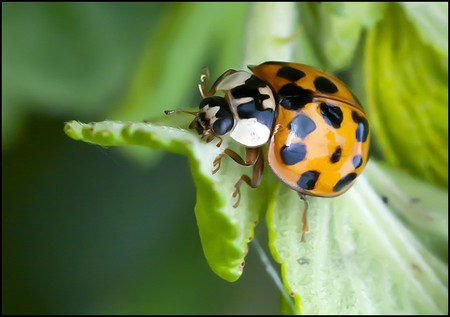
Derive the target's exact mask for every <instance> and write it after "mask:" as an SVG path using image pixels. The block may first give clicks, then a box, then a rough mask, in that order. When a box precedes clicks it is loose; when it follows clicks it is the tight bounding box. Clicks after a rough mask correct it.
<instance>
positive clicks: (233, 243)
mask: <svg viewBox="0 0 450 317" xmlns="http://www.w3.org/2000/svg"><path fill="white" fill-rule="evenodd" d="M172 117H175V119H173V120H175V121H177V120H178V121H179V118H176V117H177V116H172ZM161 121H165V122H166V124H167V123H168V122H171V124H174V121H172V119H166V120H160V122H161ZM186 125H187V123H185V124H183V126H186ZM65 132H66V134H67V135H68V136H70V137H71V138H72V139H74V140H81V141H84V142H89V143H94V144H98V145H102V146H123V145H142V146H147V147H152V148H156V149H164V150H167V151H171V152H175V153H180V154H183V155H186V156H188V158H189V161H190V166H191V172H192V176H193V179H194V182H195V186H196V188H197V203H196V206H195V216H196V219H197V224H198V228H199V233H200V238H201V242H202V246H203V250H204V253H205V257H206V259H207V261H208V263H209V265H210V267H211V269H212V270H213V271H214V272H215V273H216V274H217V275H219V276H220V277H221V278H223V279H225V280H227V281H235V280H237V279H238V278H239V277H240V275H241V273H242V269H243V265H244V257H245V255H246V254H247V251H248V246H247V245H248V243H249V242H250V241H251V240H252V237H253V234H254V227H255V225H256V224H257V223H258V221H259V215H260V213H261V212H262V210H263V206H264V205H265V199H261V197H266V195H264V190H265V189H264V186H262V187H261V188H258V189H257V190H250V189H249V188H248V187H247V186H242V188H241V193H242V199H241V202H240V205H239V207H238V208H233V207H232V205H233V204H234V202H235V200H234V199H233V198H232V197H231V193H232V192H233V190H234V184H235V182H236V181H237V180H238V179H239V177H240V175H241V174H242V173H243V172H247V173H248V172H249V171H248V170H245V169H244V168H237V167H236V164H235V163H234V162H232V161H231V160H230V159H228V158H224V159H222V164H221V168H220V170H219V172H218V173H217V174H216V175H212V173H211V172H212V170H213V164H212V163H213V161H214V159H215V158H216V157H217V156H218V154H219V153H221V152H222V151H223V149H224V147H226V146H227V145H228V144H227V140H224V142H223V144H222V147H220V148H218V147H216V146H215V142H212V143H209V144H207V143H205V142H204V141H202V140H200V138H199V137H198V136H197V135H195V134H193V133H192V132H187V131H186V130H184V129H181V128H174V127H169V126H161V125H155V124H150V123H131V122H118V121H105V122H97V123H90V124H84V123H80V122H77V121H71V122H69V123H67V124H66V126H65ZM154 181H157V180H154Z"/></svg>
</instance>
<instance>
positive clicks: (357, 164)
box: [352, 154, 363, 168]
mask: <svg viewBox="0 0 450 317" xmlns="http://www.w3.org/2000/svg"><path fill="white" fill-rule="evenodd" d="M352 163H353V166H354V167H355V168H358V167H360V166H361V165H362V163H363V160H362V156H361V155H359V154H358V155H355V156H353V159H352Z"/></svg>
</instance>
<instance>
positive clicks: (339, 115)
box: [166, 61, 370, 241]
mask: <svg viewBox="0 0 450 317" xmlns="http://www.w3.org/2000/svg"><path fill="white" fill-rule="evenodd" d="M248 68H249V69H250V71H251V73H250V72H247V71H237V70H233V69H230V70H227V71H226V72H224V73H223V74H222V75H221V76H220V77H219V78H218V79H217V80H216V81H215V82H214V84H213V85H212V86H211V88H210V89H209V90H208V89H207V88H206V86H207V82H208V78H209V74H208V73H207V72H206V74H204V75H202V76H201V78H200V79H201V84H200V85H199V89H200V93H201V95H202V97H203V99H202V100H201V101H200V105H199V110H198V112H189V113H191V114H193V115H194V116H195V118H194V120H193V121H192V122H191V124H190V126H189V128H191V129H195V130H196V131H197V133H198V134H199V135H200V136H201V137H204V138H206V141H207V142H211V141H212V140H214V139H216V138H217V139H219V142H218V143H217V146H220V145H221V143H222V139H221V137H220V136H223V135H226V134H229V136H230V137H231V139H233V140H234V141H236V142H237V143H239V144H241V145H243V146H244V147H245V150H246V154H245V158H242V157H241V156H240V155H239V154H237V153H236V152H234V151H233V150H231V149H225V150H224V152H223V153H222V154H220V155H219V156H218V157H217V158H216V159H215V160H214V167H215V169H214V171H213V173H216V172H217V171H218V170H219V168H220V161H221V159H222V157H223V156H224V155H228V156H229V157H231V158H232V159H233V160H234V161H235V162H236V163H238V164H240V165H244V166H252V167H253V173H252V176H251V177H250V176H248V175H245V174H244V175H242V176H241V178H240V179H239V180H238V181H237V183H236V184H235V191H234V192H233V197H236V196H237V197H238V198H237V202H236V203H235V205H234V207H237V206H238V205H239V201H240V186H241V184H242V183H243V182H245V183H247V184H248V185H249V186H250V187H252V188H256V187H258V185H259V184H260V181H261V176H262V172H263V169H264V161H265V159H264V154H263V150H262V148H263V146H264V145H265V144H268V147H267V153H266V158H267V163H268V165H269V167H270V169H271V170H272V172H273V173H274V174H275V176H276V177H277V178H278V179H279V180H280V181H281V182H283V183H284V184H285V185H287V186H288V187H290V188H292V189H293V190H295V191H296V192H298V194H299V196H300V198H301V199H302V200H304V202H305V209H304V212H303V218H302V222H303V232H302V238H301V240H302V241H304V236H305V233H306V232H307V231H308V226H307V218H306V214H307V209H308V203H307V200H306V196H308V195H309V196H319V197H334V196H338V195H341V194H342V193H344V192H345V191H347V190H348V189H349V188H350V187H351V186H352V184H353V183H354V181H355V179H356V177H357V176H358V175H359V174H361V172H362V170H363V169H364V166H365V165H366V163H367V159H368V153H369V144H370V133H369V123H368V120H367V116H366V114H365V112H364V110H363V108H362V107H361V105H360V103H359V101H358V100H357V99H356V97H355V96H354V95H353V94H352V93H351V91H350V90H349V89H348V88H347V86H346V85H345V84H344V83H343V82H342V81H340V80H339V79H337V78H336V77H334V76H332V75H330V74H328V73H325V72H323V71H321V70H319V69H317V68H314V67H311V66H307V65H303V64H297V63H289V62H274V61H271V62H265V63H262V64H260V65H257V66H248ZM217 92H221V93H223V96H218V95H216V94H217ZM173 112H177V111H176V110H171V111H166V114H170V113H173ZM181 112H187V111H181Z"/></svg>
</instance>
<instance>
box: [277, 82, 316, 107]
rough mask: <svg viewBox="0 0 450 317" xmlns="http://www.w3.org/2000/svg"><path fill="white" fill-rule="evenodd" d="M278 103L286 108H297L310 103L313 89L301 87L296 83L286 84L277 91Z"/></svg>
mask: <svg viewBox="0 0 450 317" xmlns="http://www.w3.org/2000/svg"><path fill="white" fill-rule="evenodd" d="M278 95H279V96H280V99H281V100H280V104H281V105H282V106H283V107H284V108H286V109H288V110H298V109H301V108H303V107H304V106H305V105H306V104H308V103H310V102H311V101H312V98H313V91H312V90H309V89H303V88H301V87H299V86H297V85H296V84H293V83H290V84H286V85H284V86H283V87H281V88H280V91H279V92H278Z"/></svg>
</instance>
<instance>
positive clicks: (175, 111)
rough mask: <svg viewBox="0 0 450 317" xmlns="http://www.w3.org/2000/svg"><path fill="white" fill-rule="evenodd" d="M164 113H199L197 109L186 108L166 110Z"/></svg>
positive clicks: (195, 114) (194, 114)
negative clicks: (189, 109)
mask: <svg viewBox="0 0 450 317" xmlns="http://www.w3.org/2000/svg"><path fill="white" fill-rule="evenodd" d="M164 113H165V114H166V115H171V114H174V113H187V114H191V115H193V116H197V114H198V112H197V111H186V110H180V109H174V110H164Z"/></svg>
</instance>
